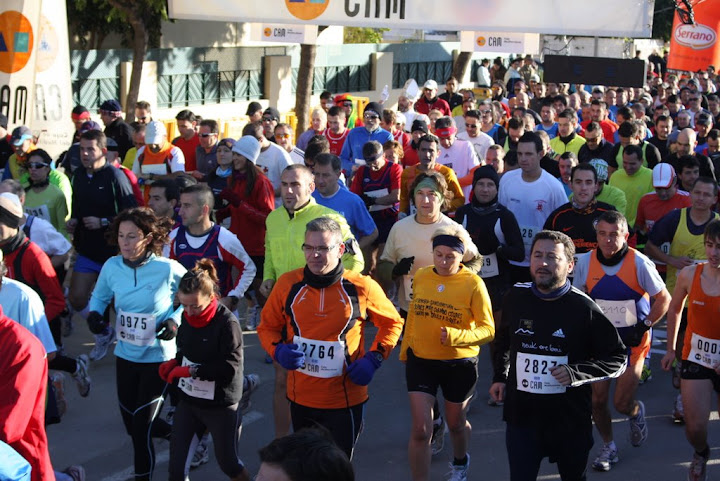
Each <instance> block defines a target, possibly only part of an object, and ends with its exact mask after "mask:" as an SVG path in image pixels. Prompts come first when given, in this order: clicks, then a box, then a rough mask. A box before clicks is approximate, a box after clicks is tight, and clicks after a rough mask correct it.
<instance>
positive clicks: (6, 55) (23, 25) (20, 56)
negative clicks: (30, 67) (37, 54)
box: [0, 10, 34, 73]
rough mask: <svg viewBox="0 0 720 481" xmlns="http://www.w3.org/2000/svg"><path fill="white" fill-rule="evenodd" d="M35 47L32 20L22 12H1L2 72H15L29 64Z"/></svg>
mask: <svg viewBox="0 0 720 481" xmlns="http://www.w3.org/2000/svg"><path fill="white" fill-rule="evenodd" d="M33 48H34V35H33V29H32V25H30V20H28V19H27V17H25V15H23V14H22V13H20V12H16V11H14V10H8V11H6V12H3V13H1V14H0V72H4V73H15V72H17V71H19V70H22V68H23V67H25V65H27V63H28V60H30V56H31V55H32V52H33Z"/></svg>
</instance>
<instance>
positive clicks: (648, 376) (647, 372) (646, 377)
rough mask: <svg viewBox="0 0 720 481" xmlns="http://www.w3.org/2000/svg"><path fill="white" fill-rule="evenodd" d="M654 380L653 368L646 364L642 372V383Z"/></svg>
mask: <svg viewBox="0 0 720 481" xmlns="http://www.w3.org/2000/svg"><path fill="white" fill-rule="evenodd" d="M648 381H652V370H651V369H650V368H649V367H648V366H647V364H646V365H644V366H643V370H642V374H640V384H645V383H646V382H648Z"/></svg>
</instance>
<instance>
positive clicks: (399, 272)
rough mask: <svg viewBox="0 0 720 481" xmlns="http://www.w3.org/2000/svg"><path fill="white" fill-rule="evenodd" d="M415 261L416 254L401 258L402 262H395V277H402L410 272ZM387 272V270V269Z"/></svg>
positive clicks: (393, 272) (393, 271)
mask: <svg viewBox="0 0 720 481" xmlns="http://www.w3.org/2000/svg"><path fill="white" fill-rule="evenodd" d="M414 261H415V256H412V257H405V258H403V259H400V262H398V263H397V264H395V267H393V270H392V275H393V277H400V276H404V275H407V274H409V273H410V269H412V265H413V262H414ZM385 272H387V271H385Z"/></svg>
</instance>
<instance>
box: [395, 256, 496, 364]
mask: <svg viewBox="0 0 720 481" xmlns="http://www.w3.org/2000/svg"><path fill="white" fill-rule="evenodd" d="M443 327H444V328H445V329H446V330H447V341H446V342H445V343H444V344H442V343H441V342H440V330H441V328H443ZM494 336H495V321H494V320H493V314H492V305H491V303H490V296H489V295H488V291H487V288H486V287H485V283H484V282H483V280H482V279H481V278H479V277H478V276H477V275H476V274H473V273H472V272H470V271H469V270H468V269H467V268H466V267H464V266H461V267H460V271H459V272H458V273H457V274H455V275H452V276H441V275H439V274H437V273H436V272H434V268H433V266H428V267H423V268H422V269H420V270H419V271H418V272H416V273H415V278H414V280H413V299H412V301H411V302H410V309H409V311H408V318H407V322H406V324H405V334H404V335H403V341H402V346H401V347H400V359H401V360H403V361H404V360H406V359H407V350H408V349H412V350H413V354H415V355H416V356H417V357H420V358H423V359H436V360H442V361H446V360H450V359H465V358H470V357H475V356H477V355H478V354H480V346H481V345H482V344H486V343H488V342H490V341H492V340H493V337H494Z"/></svg>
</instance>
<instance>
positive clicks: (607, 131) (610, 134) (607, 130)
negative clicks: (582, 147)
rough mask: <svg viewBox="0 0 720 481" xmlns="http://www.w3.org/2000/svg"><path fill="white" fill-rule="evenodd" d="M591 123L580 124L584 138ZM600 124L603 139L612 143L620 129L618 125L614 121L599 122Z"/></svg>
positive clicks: (587, 121) (588, 121)
mask: <svg viewBox="0 0 720 481" xmlns="http://www.w3.org/2000/svg"><path fill="white" fill-rule="evenodd" d="M590 122H591V121H590V120H586V121H584V122H582V123H580V127H581V128H582V130H583V136H584V135H585V134H584V132H585V130H586V129H587V126H588V125H589V124H590ZM598 124H600V128H601V129H602V133H603V138H604V139H605V140H607V141H608V142H610V143H612V141H613V139H614V138H615V132H617V129H618V124H616V123H615V122H613V121H612V120H603V121H602V122H598Z"/></svg>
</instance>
